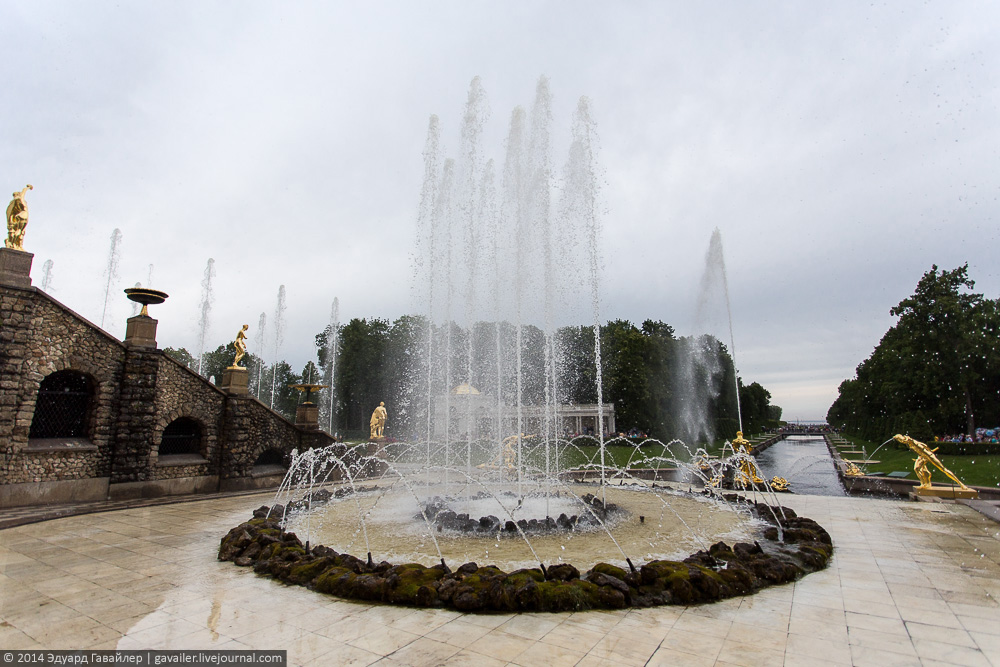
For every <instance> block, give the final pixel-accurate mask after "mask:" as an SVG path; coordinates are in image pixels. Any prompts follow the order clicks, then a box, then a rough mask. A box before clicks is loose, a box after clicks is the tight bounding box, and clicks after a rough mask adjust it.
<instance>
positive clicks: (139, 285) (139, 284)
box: [132, 281, 142, 317]
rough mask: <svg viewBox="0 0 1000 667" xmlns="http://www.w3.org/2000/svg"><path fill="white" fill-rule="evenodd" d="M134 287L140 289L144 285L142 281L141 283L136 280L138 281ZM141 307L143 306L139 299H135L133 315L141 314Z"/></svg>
mask: <svg viewBox="0 0 1000 667" xmlns="http://www.w3.org/2000/svg"><path fill="white" fill-rule="evenodd" d="M133 287H135V288H136V289H139V288H141V287H142V283H140V282H139V281H136V283H135V285H133ZM140 307H141V306H140V305H139V302H138V301H133V302H132V317H135V316H136V315H138V314H139V308H140Z"/></svg>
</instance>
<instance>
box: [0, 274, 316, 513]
mask: <svg viewBox="0 0 1000 667" xmlns="http://www.w3.org/2000/svg"><path fill="white" fill-rule="evenodd" d="M62 370H72V371H76V372H78V373H82V374H83V375H85V376H86V377H87V378H88V380H89V381H90V382H91V384H92V387H93V394H92V396H91V404H90V408H89V411H88V413H87V414H88V416H87V424H86V429H85V430H86V437H80V438H76V437H74V438H46V439H39V438H29V434H30V431H31V423H32V418H33V416H34V413H35V407H36V402H37V397H38V391H39V387H40V385H41V383H42V381H43V380H44V379H45V378H46V377H47V376H49V375H50V374H52V373H54V372H57V371H62ZM181 417H185V418H189V419H192V420H194V421H195V422H197V424H198V425H199V427H200V429H201V440H200V444H199V451H198V453H197V454H183V455H171V456H164V457H163V458H161V457H160V456H159V447H160V444H161V441H162V437H163V432H164V429H166V428H167V426H168V425H169V424H170V423H171V422H173V421H174V420H176V419H179V418H181ZM331 441H332V438H331V437H330V436H328V435H326V434H325V433H323V432H320V431H316V430H310V429H307V428H301V427H297V426H295V425H294V424H293V423H291V422H289V421H288V420H286V419H285V418H284V417H282V416H281V415H279V414H278V413H276V412H274V411H272V410H270V409H269V408H267V406H265V405H263V404H262V403H260V402H259V401H257V400H256V399H254V398H252V397H249V396H240V395H235V394H229V393H227V392H225V391H223V390H222V389H220V388H219V387H216V386H214V385H213V384H211V383H210V382H208V381H207V380H205V379H204V378H202V377H200V376H199V375H198V374H196V373H194V372H192V371H191V370H189V369H188V368H186V367H185V366H183V365H182V364H180V363H178V362H177V361H175V360H174V359H171V358H170V357H168V356H167V355H166V354H164V353H163V352H162V350H159V349H154V348H147V347H141V346H138V345H126V344H125V343H123V342H121V341H118V340H117V339H115V338H114V337H112V336H110V335H109V334H107V333H106V332H104V331H103V330H101V329H100V328H99V327H97V326H96V325H94V324H92V323H91V322H88V321H87V320H86V319H84V318H83V317H81V316H80V315H78V314H76V313H75V312H73V311H72V310H70V309H69V308H67V307H66V306H64V305H63V304H61V303H59V302H58V301H56V300H55V299H53V298H52V297H51V296H49V295H48V294H45V293H44V292H41V291H39V290H36V289H35V288H33V287H21V286H17V285H13V284H10V283H8V284H2V283H0V507H2V506H10V505H19V504H30V503H34V502H46V501H48V500H53V501H55V500H59V501H63V500H65V499H67V498H72V499H74V500H98V499H102V498H103V497H115V498H122V497H139V496H150V495H162V494H165V493H190V492H205V491H215V490H217V489H218V488H220V486H221V487H224V488H252V487H259V486H261V485H262V484H273V483H274V481H275V476H274V475H271V476H269V477H267V478H266V479H265V478H262V477H261V476H260V475H258V477H257V478H254V476H253V468H254V463H255V462H256V460H257V458H258V457H259V456H260V455H261V453H263V452H264V451H266V450H269V449H274V450H277V451H279V452H281V453H282V454H288V453H289V452H290V451H291V450H292V449H299V450H304V449H307V448H310V447H322V446H326V445H328V444H329V443H330V442H331ZM100 480H103V483H96V482H99V481H100ZM222 481H224V482H225V484H222V483H221V482H222ZM67 485H68V486H67Z"/></svg>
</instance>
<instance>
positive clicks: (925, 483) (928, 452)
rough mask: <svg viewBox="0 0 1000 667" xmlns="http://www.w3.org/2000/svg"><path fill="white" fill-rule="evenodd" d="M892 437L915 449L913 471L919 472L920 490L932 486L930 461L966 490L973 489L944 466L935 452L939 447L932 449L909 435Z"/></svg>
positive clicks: (918, 487)
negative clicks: (928, 465) (915, 456)
mask: <svg viewBox="0 0 1000 667" xmlns="http://www.w3.org/2000/svg"><path fill="white" fill-rule="evenodd" d="M892 437H893V439H894V440H896V442H899V443H902V444H904V445H906V446H907V447H909V448H910V449H911V450H912V451H913V453H914V454H916V455H917V458H915V459H914V460H913V472H915V473H917V479H919V480H920V485H919V486H917V489H918V490H919V489H929V488H931V471H930V468H928V467H927V464H928V463H930V464H932V465H933V466H934V467H935V468H937V469H938V470H940V471H941V472H943V473H944V474H945V475H946V476H947V477H948V478H949V479H951V480H952V481H953V482H955V483H956V484H958V485H959V486H960V487H961V488H962V489H964V490H966V491H971V490H972V489H970V488H969V487H967V486H966V485H965V484H964V483H963V482H962V480H960V479H959V478H958V477H955V474H954V473H953V472H952V471H950V470H948V469H947V468H945V467H944V464H943V463H941V460H940V459H939V458H938V457H937V455H936V454H934V452H936V451H937V450H938V448H934V449H931V448H930V447H928V446H927V445H925V444H924V443H922V442H920V441H919V440H914V439H913V438H911V437H910V436H908V435H899V434H896V435H894V436H892Z"/></svg>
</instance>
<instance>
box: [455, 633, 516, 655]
mask: <svg viewBox="0 0 1000 667" xmlns="http://www.w3.org/2000/svg"><path fill="white" fill-rule="evenodd" d="M529 644H530V642H527V641H525V639H524V637H519V636H517V635H510V634H507V633H506V632H500V631H499V630H494V631H492V632H490V633H489V634H488V635H486V636H484V637H481V638H479V639H477V640H476V641H474V642H472V643H471V644H469V645H468V646H467V647H465V649H463V650H468V651H472V652H473V653H477V654H479V655H484V656H487V657H491V658H497V659H499V660H507V661H511V660H513V659H514V658H516V657H517V656H519V655H520V654H521V653H523V652H524V649H526V648H527V647H528V645H529Z"/></svg>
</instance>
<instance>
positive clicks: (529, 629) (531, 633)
mask: <svg viewBox="0 0 1000 667" xmlns="http://www.w3.org/2000/svg"><path fill="white" fill-rule="evenodd" d="M561 622H562V619H560V620H553V619H549V618H535V617H534V616H532V615H531V614H518V615H517V616H515V617H514V618H512V619H510V620H509V621H507V622H506V623H504V624H503V625H501V626H499V628H498V629H499V630H502V631H503V632H506V633H507V634H509V635H514V636H516V637H523V638H524V639H535V640H538V639H541V638H542V637H544V636H545V635H547V634H548V633H549V632H551V631H552V630H553V629H555V628H556V627H557V626H558V625H559V624H560V623H561Z"/></svg>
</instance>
